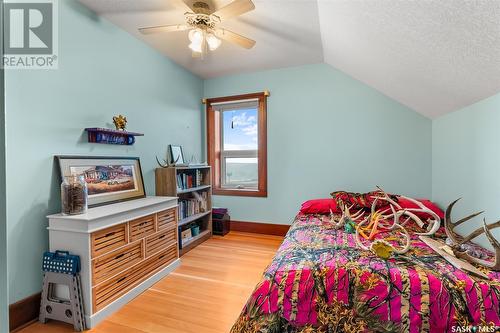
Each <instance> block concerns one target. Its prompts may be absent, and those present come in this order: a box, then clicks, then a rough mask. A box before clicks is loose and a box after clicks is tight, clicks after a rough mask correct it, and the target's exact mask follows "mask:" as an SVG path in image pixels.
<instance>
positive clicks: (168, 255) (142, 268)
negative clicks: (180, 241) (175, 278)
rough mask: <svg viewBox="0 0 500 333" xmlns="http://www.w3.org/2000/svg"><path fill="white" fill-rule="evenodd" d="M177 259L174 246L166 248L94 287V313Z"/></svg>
mask: <svg viewBox="0 0 500 333" xmlns="http://www.w3.org/2000/svg"><path fill="white" fill-rule="evenodd" d="M176 258H177V247H176V244H173V245H172V246H170V247H168V248H167V249H165V250H164V251H162V252H159V253H157V254H155V255H154V256H152V257H150V258H148V259H146V260H145V261H143V262H142V263H140V264H138V265H136V266H134V267H132V268H130V269H128V270H127V271H125V272H123V273H121V274H119V275H117V276H116V277H114V278H112V279H110V280H108V281H106V282H104V283H102V284H100V285H98V286H97V287H94V288H93V289H92V295H93V299H94V306H93V308H94V313H95V312H97V311H99V310H101V309H103V308H104V307H105V306H106V305H108V304H110V303H111V302H113V301H114V300H116V299H118V298H119V297H120V296H122V295H124V294H125V293H127V292H128V291H129V290H131V289H132V288H134V287H135V286H137V285H138V284H139V283H141V282H142V281H144V280H146V279H147V278H149V277H150V276H151V275H152V274H153V273H155V272H156V271H158V270H159V269H161V268H163V267H165V266H166V265H168V264H169V263H171V262H172V261H174V260H175V259H176Z"/></svg>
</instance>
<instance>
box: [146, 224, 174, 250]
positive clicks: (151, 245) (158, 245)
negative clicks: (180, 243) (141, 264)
mask: <svg viewBox="0 0 500 333" xmlns="http://www.w3.org/2000/svg"><path fill="white" fill-rule="evenodd" d="M176 240H177V233H176V228H175V227H174V228H170V229H168V230H164V231H161V232H159V233H157V234H155V235H153V236H150V237H148V238H146V257H149V256H151V255H152V254H155V253H156V252H158V251H161V250H163V249H165V248H166V247H167V246H169V245H170V244H172V243H174V242H175V241H176Z"/></svg>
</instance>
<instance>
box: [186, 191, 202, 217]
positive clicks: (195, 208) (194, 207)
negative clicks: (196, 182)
mask: <svg viewBox="0 0 500 333" xmlns="http://www.w3.org/2000/svg"><path fill="white" fill-rule="evenodd" d="M207 199H208V193H207V192H201V193H197V192H193V198H191V199H184V200H179V218H180V219H185V218H186V217H189V216H191V215H196V214H200V213H204V212H206V211H207Z"/></svg>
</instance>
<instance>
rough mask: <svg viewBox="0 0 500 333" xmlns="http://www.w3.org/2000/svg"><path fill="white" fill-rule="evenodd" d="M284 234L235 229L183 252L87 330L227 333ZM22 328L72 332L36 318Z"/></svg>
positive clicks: (30, 332)
mask: <svg viewBox="0 0 500 333" xmlns="http://www.w3.org/2000/svg"><path fill="white" fill-rule="evenodd" d="M282 240H283V237H280V236H269V235H258V234H247V233H238V232H231V233H229V234H228V235H226V236H225V237H218V236H214V237H213V238H211V239H209V240H208V241H206V242H205V243H203V244H202V245H200V246H198V247H197V248H195V249H194V250H192V251H190V252H189V253H187V254H186V255H184V256H183V257H182V264H181V266H180V267H179V268H177V269H176V270H175V271H174V272H173V273H172V274H170V275H169V276H167V277H166V278H164V279H163V280H161V281H160V282H158V283H157V284H155V285H154V286H153V287H151V288H150V289H149V290H147V291H146V292H144V293H143V294H141V295H140V296H139V297H137V298H136V299H134V300H133V301H132V302H130V303H129V304H127V305H126V306H124V307H123V308H122V309H121V310H119V311H118V312H116V313H115V314H114V315H112V316H110V317H108V318H107V319H106V320H105V321H103V322H102V323H101V324H100V325H98V326H97V327H96V328H94V329H93V330H91V331H88V332H95V333H225V332H229V330H230V329H231V326H232V325H233V323H234V322H235V320H236V318H237V317H238V315H239V314H240V311H241V309H242V308H243V306H244V305H245V302H246V300H247V298H248V297H249V296H250V293H251V292H252V291H253V289H254V287H255V285H256V284H257V283H258V282H259V280H260V278H261V276H262V272H263V271H264V269H265V268H266V266H267V265H268V264H269V263H270V262H271V259H272V257H273V256H274V254H275V253H276V250H277V249H278V247H279V245H280V244H281V242H282ZM18 332H22V333H52V332H53V333H62V332H73V328H72V326H70V325H66V324H62V323H57V322H49V323H48V324H45V325H42V324H40V323H34V324H32V325H30V326H28V327H26V328H24V329H23V330H21V331H18Z"/></svg>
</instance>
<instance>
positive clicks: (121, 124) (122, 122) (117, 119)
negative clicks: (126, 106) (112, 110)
mask: <svg viewBox="0 0 500 333" xmlns="http://www.w3.org/2000/svg"><path fill="white" fill-rule="evenodd" d="M113 123H114V124H115V127H116V130H117V131H125V128H126V127H127V117H124V116H122V115H121V114H120V115H118V116H114V117H113Z"/></svg>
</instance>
